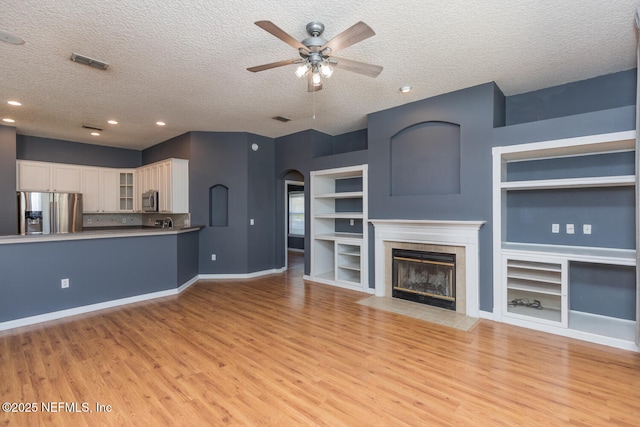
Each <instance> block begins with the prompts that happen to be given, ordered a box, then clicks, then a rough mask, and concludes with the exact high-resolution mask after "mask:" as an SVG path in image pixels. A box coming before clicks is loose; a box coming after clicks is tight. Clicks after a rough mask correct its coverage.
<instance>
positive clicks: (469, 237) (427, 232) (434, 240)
mask: <svg viewBox="0 0 640 427" xmlns="http://www.w3.org/2000/svg"><path fill="white" fill-rule="evenodd" d="M369 221H370V222H371V223H372V224H373V226H374V235H375V239H374V241H375V274H376V277H375V294H376V295H377V296H390V295H385V269H386V268H388V266H386V265H385V264H386V263H385V251H384V244H385V242H406V243H423V244H434V245H450V246H461V247H464V249H465V254H466V266H465V267H466V269H465V270H466V276H465V279H466V315H467V316H470V317H478V316H479V286H478V277H479V256H478V253H479V248H478V232H479V230H480V227H482V226H483V225H484V224H485V222H486V221H448V220H408V219H369Z"/></svg>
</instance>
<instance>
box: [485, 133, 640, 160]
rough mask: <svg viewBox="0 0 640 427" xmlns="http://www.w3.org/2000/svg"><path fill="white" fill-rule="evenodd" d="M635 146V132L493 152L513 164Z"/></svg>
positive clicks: (533, 143) (624, 149) (614, 150)
mask: <svg viewBox="0 0 640 427" xmlns="http://www.w3.org/2000/svg"><path fill="white" fill-rule="evenodd" d="M635 145H636V135H635V131H625V132H616V133H609V134H600V135H588V136H582V137H577V138H566V139H556V140H553V141H542V142H532V143H528V144H516V145H509V146H505V147H495V148H494V149H493V150H494V152H496V151H497V150H499V151H500V153H501V156H502V160H504V161H508V162H511V161H522V160H536V159H545V158H546V159H548V158H557V157H569V156H583V155H589V154H601V153H613V152H618V151H633V150H634V149H635Z"/></svg>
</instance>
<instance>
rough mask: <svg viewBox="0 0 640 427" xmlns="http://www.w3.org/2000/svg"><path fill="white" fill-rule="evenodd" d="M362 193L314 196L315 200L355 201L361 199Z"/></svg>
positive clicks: (347, 192)
mask: <svg viewBox="0 0 640 427" xmlns="http://www.w3.org/2000/svg"><path fill="white" fill-rule="evenodd" d="M362 194H363V193H362V191H345V192H342V193H324V194H316V195H315V196H313V197H315V198H316V199H357V198H362Z"/></svg>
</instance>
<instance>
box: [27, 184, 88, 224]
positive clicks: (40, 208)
mask: <svg viewBox="0 0 640 427" xmlns="http://www.w3.org/2000/svg"><path fill="white" fill-rule="evenodd" d="M78 231H82V194H80V193H37V192H31V191H23V192H19V193H18V233H20V234H54V233H76V232H78Z"/></svg>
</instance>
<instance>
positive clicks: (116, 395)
mask: <svg viewBox="0 0 640 427" xmlns="http://www.w3.org/2000/svg"><path fill="white" fill-rule="evenodd" d="M292 264H293V265H294V268H292V269H291V270H290V271H288V272H287V273H283V274H277V275H272V276H268V277H266V278H260V279H252V280H240V281H239V280H235V281H231V280H227V281H215V282H214V281H211V282H200V283H198V284H197V285H194V286H192V287H191V288H190V289H188V290H187V291H186V292H184V293H183V294H182V295H180V296H177V297H170V298H164V299H160V300H155V301H151V302H146V303H139V304H135V305H131V306H127V307H124V308H118V309H112V310H107V311H102V312H99V313H94V314H91V315H83V316H78V317H75V318H72V319H68V320H64V321H57V322H52V323H48V324H44V325H38V326H32V327H29V328H22V329H18V330H14V331H7V332H4V333H0V399H1V400H2V401H6V402H23V403H25V402H35V403H36V404H37V407H38V413H35V414H33V413H21V414H19V413H2V412H0V425H25V426H27V425H28V426H36V425H47V426H49V425H73V426H82V425H87V426H95V425H136V426H140V425H156V426H157V425H182V426H204V425H214V426H216V425H242V426H254V425H259V426H296V425H305V426H306V425H326V426H369V425H375V426H399V425H414V426H430V425H447V426H448V425H469V426H506V425H510V426H515V425H518V426H519V425H530V426H540V425H552V426H558V425H578V426H610V425H618V426H638V425H640V354H638V353H633V352H628V351H624V350H617V349H612V348H608V347H602V346H598V345H595V344H589V343H583V342H580V341H575V340H571V339H566V338H562V337H557V336H554V335H546V334H543V333H537V332H534V331H530V330H527V329H521V328H517V327H513V326H508V325H502V324H497V323H493V322H489V321H481V322H479V324H478V325H477V326H476V327H475V328H474V329H473V330H472V331H471V332H464V331H460V330H456V329H451V328H447V327H444V326H438V325H434V324H430V323H427V322H424V321H421V320H417V319H413V318H409V317H403V316H400V315H397V314H393V313H389V312H386V311H379V310H376V309H374V308H370V307H365V306H362V305H359V304H357V303H356V301H357V300H359V299H362V298H364V297H366V295H364V294H361V293H358V292H352V291H347V290H344V289H339V288H334V287H330V286H325V285H320V284H314V283H310V282H308V283H303V281H302V279H301V276H302V270H301V266H300V262H299V259H298V260H297V261H295V262H292ZM42 402H67V403H71V402H76V403H77V405H78V410H79V409H80V408H82V404H83V402H86V403H87V404H88V405H89V408H90V409H92V410H93V411H94V412H92V413H75V412H72V413H69V412H63V413H43V412H42V408H41V405H42ZM96 403H99V404H103V405H111V407H112V410H111V412H110V413H97V412H95V405H96ZM63 408H64V405H63ZM70 409H72V408H70Z"/></svg>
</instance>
